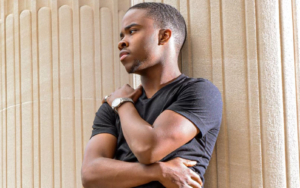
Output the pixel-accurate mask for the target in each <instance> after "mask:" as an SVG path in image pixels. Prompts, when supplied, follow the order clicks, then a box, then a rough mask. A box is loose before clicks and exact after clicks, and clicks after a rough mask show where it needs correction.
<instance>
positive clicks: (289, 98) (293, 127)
mask: <svg viewBox="0 0 300 188" xmlns="http://www.w3.org/2000/svg"><path fill="white" fill-rule="evenodd" d="M280 18H281V19H280V26H281V27H280V34H281V54H282V57H281V63H282V75H283V81H282V84H283V100H284V121H285V125H284V126H285V155H286V176H287V187H290V188H292V187H300V184H299V183H300V182H299V159H298V157H299V150H298V149H299V147H298V142H297V141H298V138H297V137H298V134H297V107H296V102H297V100H296V90H295V89H296V88H295V85H296V80H295V66H294V65H295V63H294V62H295V60H294V39H293V19H292V4H291V1H281V3H280ZM283 18H286V19H283Z"/></svg>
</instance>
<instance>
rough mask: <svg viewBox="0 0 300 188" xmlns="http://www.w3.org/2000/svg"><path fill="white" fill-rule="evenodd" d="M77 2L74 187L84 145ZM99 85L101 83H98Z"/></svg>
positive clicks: (75, 5)
mask: <svg viewBox="0 0 300 188" xmlns="http://www.w3.org/2000/svg"><path fill="white" fill-rule="evenodd" d="M79 11H80V9H79V2H78V0H76V1H73V49H74V52H73V58H74V97H75V102H74V103H75V104H74V115H75V117H74V118H75V122H74V125H75V149H76V158H75V162H76V164H75V174H76V175H75V176H76V178H75V179H76V188H81V187H82V185H81V172H80V169H81V163H82V159H83V152H84V146H83V142H82V126H83V124H82V113H81V111H82V105H81V68H80V45H79V44H80V37H79V36H80V22H79V19H80V17H79V16H80V15H79ZM99 87H101V85H100V84H99Z"/></svg>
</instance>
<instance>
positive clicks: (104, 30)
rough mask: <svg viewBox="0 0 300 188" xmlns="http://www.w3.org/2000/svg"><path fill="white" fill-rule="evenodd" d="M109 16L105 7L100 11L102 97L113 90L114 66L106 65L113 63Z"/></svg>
mask: <svg viewBox="0 0 300 188" xmlns="http://www.w3.org/2000/svg"><path fill="white" fill-rule="evenodd" d="M111 14H112V12H111V10H110V9H109V8H107V7H103V8H101V9H100V21H101V49H102V51H101V55H102V59H101V62H102V80H103V83H102V84H103V96H105V95H109V94H110V93H111V92H113V91H114V88H115V87H114V72H113V70H114V64H113V63H107V62H113V36H112V35H111V33H113V27H112V24H113V23H112V15H111ZM104 49H105V50H104Z"/></svg>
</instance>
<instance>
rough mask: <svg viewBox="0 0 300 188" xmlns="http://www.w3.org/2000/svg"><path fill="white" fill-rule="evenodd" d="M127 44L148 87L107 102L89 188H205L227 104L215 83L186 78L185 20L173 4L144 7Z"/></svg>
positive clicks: (136, 11) (125, 26)
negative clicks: (181, 60)
mask: <svg viewBox="0 0 300 188" xmlns="http://www.w3.org/2000/svg"><path fill="white" fill-rule="evenodd" d="M120 37H121V41H120V42H119V46H118V47H119V50H120V60H121V62H122V64H123V65H124V66H125V68H126V70H127V71H128V72H129V73H135V74H139V75H141V81H142V86H140V87H138V88H137V89H133V88H132V87H130V86H129V85H125V86H123V87H122V88H119V89H118V90H116V91H115V92H113V93H111V94H110V95H109V96H108V97H105V100H104V101H103V102H104V103H103V104H102V106H101V107H100V109H99V110H98V112H97V113H96V117H95V120H94V125H93V132H92V137H91V139H90V141H89V143H88V144H87V147H86V150H85V154H84V160H83V165H82V181H83V185H84V187H104V188H109V187H117V188H123V187H140V188H142V187H143V188H146V187H151V188H160V187H184V188H185V187H196V188H199V187H201V186H202V181H203V175H204V173H205V170H206V168H207V166H208V163H209V160H210V157H211V154H212V151H213V147H214V145H215V142H216V139H217V135H218V132H219V128H220V123H221V116H222V101H221V95H220V92H219V91H218V89H217V88H216V87H215V86H214V85H213V84H212V83H211V82H209V81H208V80H205V79H194V78H189V77H187V76H185V75H183V74H181V73H180V70H179V68H178V55H179V53H180V49H181V47H182V45H183V43H184V41H185V38H186V26H185V21H184V19H183V17H182V16H181V15H180V13H179V12H178V11H177V10H176V9H175V8H173V7H171V6H169V5H165V4H161V3H141V4H137V5H135V6H133V7H131V8H130V9H129V10H128V11H127V13H126V14H125V16H124V18H123V20H122V30H121V34H120ZM200 177H201V179H202V180H201V179H200Z"/></svg>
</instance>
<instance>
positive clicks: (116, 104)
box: [111, 98, 134, 113]
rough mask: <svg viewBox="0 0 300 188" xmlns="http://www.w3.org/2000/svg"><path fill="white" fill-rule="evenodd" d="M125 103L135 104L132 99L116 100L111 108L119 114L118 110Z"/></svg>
mask: <svg viewBox="0 0 300 188" xmlns="http://www.w3.org/2000/svg"><path fill="white" fill-rule="evenodd" d="M125 102H132V103H134V102H133V100H132V99H131V98H116V99H115V100H114V101H113V102H112V103H111V108H112V109H113V110H114V111H115V112H116V113H118V111H117V108H118V107H120V106H121V104H123V103H125Z"/></svg>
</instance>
